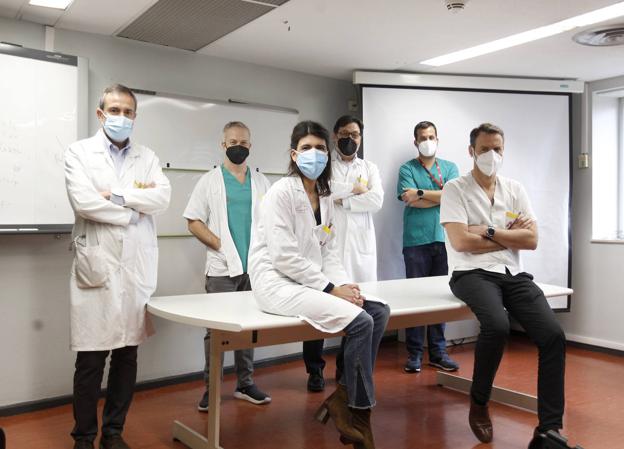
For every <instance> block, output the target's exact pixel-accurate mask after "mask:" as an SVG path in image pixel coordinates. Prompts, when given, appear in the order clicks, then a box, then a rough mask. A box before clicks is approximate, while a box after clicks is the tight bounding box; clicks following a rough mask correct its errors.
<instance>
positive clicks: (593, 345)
mask: <svg viewBox="0 0 624 449" xmlns="http://www.w3.org/2000/svg"><path fill="white" fill-rule="evenodd" d="M566 340H567V343H568V345H569V346H573V347H575V348H582V349H587V350H589V351H593V352H602V353H605V354H611V355H618V356H624V344H622V343H618V342H614V341H610V340H602V339H599V338H591V337H584V336H582V335H574V334H566Z"/></svg>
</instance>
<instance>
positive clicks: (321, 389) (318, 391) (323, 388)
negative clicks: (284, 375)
mask: <svg viewBox="0 0 624 449" xmlns="http://www.w3.org/2000/svg"><path fill="white" fill-rule="evenodd" d="M308 391H309V392H310V393H320V392H321V391H325V386H324V385H323V386H322V387H311V386H310V385H308Z"/></svg>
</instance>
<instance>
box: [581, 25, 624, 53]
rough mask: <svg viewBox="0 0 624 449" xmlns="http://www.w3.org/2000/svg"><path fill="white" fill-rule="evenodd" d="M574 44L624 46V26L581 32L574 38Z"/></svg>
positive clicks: (602, 27) (603, 27) (604, 27)
mask: <svg viewBox="0 0 624 449" xmlns="http://www.w3.org/2000/svg"><path fill="white" fill-rule="evenodd" d="M572 39H573V40H574V42H576V43H578V44H581V45H589V46H592V47H610V46H614V45H624V24H622V23H620V24H617V25H611V26H601V27H598V28H592V29H590V30H585V31H581V32H580V33H577V34H575V35H574V36H572Z"/></svg>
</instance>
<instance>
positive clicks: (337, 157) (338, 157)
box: [332, 149, 358, 164]
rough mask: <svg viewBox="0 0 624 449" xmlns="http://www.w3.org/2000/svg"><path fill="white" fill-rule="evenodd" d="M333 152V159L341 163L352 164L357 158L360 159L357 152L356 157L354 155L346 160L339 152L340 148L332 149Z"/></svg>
mask: <svg viewBox="0 0 624 449" xmlns="http://www.w3.org/2000/svg"><path fill="white" fill-rule="evenodd" d="M332 153H333V154H332V156H333V157H332V160H334V161H336V162H339V163H341V164H352V163H353V162H355V160H356V159H358V156H357V154H356V155H355V157H354V158H353V159H351V160H347V161H345V160H344V159H343V158H342V156H341V154H340V153H339V152H338V150H336V149H334V150H333V151H332Z"/></svg>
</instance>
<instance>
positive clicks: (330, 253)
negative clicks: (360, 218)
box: [249, 121, 389, 449]
mask: <svg viewBox="0 0 624 449" xmlns="http://www.w3.org/2000/svg"><path fill="white" fill-rule="evenodd" d="M328 149H329V133H328V131H327V130H326V129H325V128H323V127H322V126H321V125H319V124H318V123H315V122H310V121H305V122H301V123H299V124H298V125H297V126H295V128H294V130H293V133H292V136H291V152H290V158H291V161H290V170H289V176H286V177H284V178H282V179H281V180H279V181H278V182H276V183H275V184H274V185H273V186H272V187H271V188H270V189H269V191H268V192H267V194H266V195H265V197H264V199H263V201H262V204H261V209H260V219H259V220H258V221H257V222H256V226H257V227H256V230H255V233H254V237H253V241H252V244H251V249H250V254H249V273H250V277H251V284H252V288H253V290H254V296H255V298H256V300H257V302H258V304H259V306H260V308H261V309H262V310H264V311H266V312H269V313H274V314H279V315H286V316H299V317H301V318H302V319H304V320H305V321H307V322H308V323H310V324H311V325H312V326H314V327H315V328H317V329H319V330H321V331H323V332H328V333H336V332H341V331H344V332H345V334H346V341H345V352H344V373H343V375H342V376H341V378H340V379H339V381H338V387H337V389H336V391H335V392H334V393H333V394H332V395H331V396H330V397H329V398H327V400H326V401H325V402H324V403H323V404H322V405H321V408H320V409H319V411H318V413H317V419H319V420H322V421H323V422H326V421H327V419H328V418H329V417H331V418H332V419H333V420H334V423H335V425H336V428H337V429H338V431H339V432H340V434H341V437H340V439H341V441H342V442H343V443H345V444H354V446H355V447H356V448H362V449H364V448H365V449H372V448H374V442H373V435H372V432H371V427H370V410H371V408H372V407H373V406H374V405H375V392H374V386H373V377H372V371H373V366H374V363H375V358H376V355H377V349H378V347H379V343H380V341H381V337H382V336H383V332H384V329H385V327H386V323H387V321H388V316H389V308H388V306H387V305H385V304H381V303H380V302H373V301H370V300H366V298H365V297H364V296H363V295H362V294H361V293H360V289H359V287H358V285H357V284H352V283H350V282H349V279H348V278H347V275H346V273H345V270H344V268H343V266H342V261H341V260H340V258H339V256H338V253H337V248H336V237H335V229H334V206H333V201H332V200H331V198H330V195H331V191H330V186H329V180H330V179H331V161H330V160H329V157H328Z"/></svg>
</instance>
